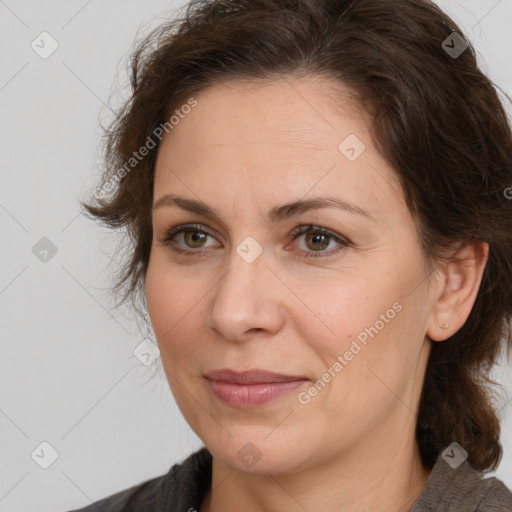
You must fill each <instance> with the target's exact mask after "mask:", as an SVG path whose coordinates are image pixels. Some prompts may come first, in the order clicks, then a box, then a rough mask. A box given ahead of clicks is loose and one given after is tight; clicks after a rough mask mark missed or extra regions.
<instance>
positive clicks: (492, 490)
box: [475, 478, 512, 512]
mask: <svg viewBox="0 0 512 512" xmlns="http://www.w3.org/2000/svg"><path fill="white" fill-rule="evenodd" d="M485 481H487V482H488V484H487V490H486V492H485V493H484V495H483V497H482V500H481V501H480V503H479V505H478V508H476V509H475V510H476V512H512V492H511V491H510V490H509V489H508V487H506V486H505V484H504V483H503V482H502V481H501V480H498V479H497V478H488V479H485V480H484V482H485Z"/></svg>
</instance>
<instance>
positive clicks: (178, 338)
mask: <svg viewBox="0 0 512 512" xmlns="http://www.w3.org/2000/svg"><path fill="white" fill-rule="evenodd" d="M194 283H196V284H194ZM195 286H198V285H197V280H195V281H194V282H192V281H190V283H189V284H187V283H186V282H184V279H183V277H182V275H181V276H180V272H179V269H178V270H177V271H176V270H173V271H171V270H169V267H168V266H167V265H165V264H162V263H160V262H159V261H158V258H155V259H154V260H152V261H151V260H150V264H149V266H148V271H147V274H146V301H147V307H148V313H149V317H150V319H151V324H152V326H153V330H154V332H155V336H156V340H157V342H158V345H159V348H160V352H161V355H162V359H163V361H164V362H166V360H169V361H173V362H176V361H177V356H179V358H180V359H183V357H184V356H185V355H186V354H187V352H188V351H191V350H193V347H194V346H195V344H194V338H196V337H197V333H198V332H199V322H200V318H201V315H202V314H204V312H202V311H201V307H202V305H201V298H202V296H203V295H204V290H203V291H202V293H201V290H199V289H198V290H196V289H195ZM171 356H172V357H171Z"/></svg>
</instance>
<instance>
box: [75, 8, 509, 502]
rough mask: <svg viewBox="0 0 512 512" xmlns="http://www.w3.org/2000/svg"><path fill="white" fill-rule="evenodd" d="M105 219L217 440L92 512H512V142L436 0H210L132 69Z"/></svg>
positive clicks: (113, 144)
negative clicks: (511, 395) (502, 472)
mask: <svg viewBox="0 0 512 512" xmlns="http://www.w3.org/2000/svg"><path fill="white" fill-rule="evenodd" d="M132 87H133V95H132V98H131V99H130V101H129V102H128V103H127V104H126V105H125V106H124V108H123V109H122V111H121V112H120V113H119V116H118V118H117V121H116V122H115V123H114V124H113V125H112V127H111V129H110V131H109V132H108V134H107V135H108V138H107V145H106V164H107V165H106V169H105V172H104V175H103V179H102V182H101V184H100V186H99V188H98V189H97V191H96V193H95V199H94V200H93V201H91V202H90V203H89V204H87V205H85V206H86V209H87V212H88V213H89V214H90V215H92V216H93V217H95V218H97V219H99V220H100V221H102V222H104V223H106V224H107V225H108V226H110V227H115V228H117V227H125V228H127V230H128V233H129V237H130V240H131V242H132V246H131V251H130V253H129V260H128V261H127V264H126V266H125V267H124V268H123V269H122V271H121V274H120V275H119V288H120V289H122V288H123V287H124V299H128V298H132V299H133V300H134V304H135V305H137V304H141V305H142V309H143V310H145V309H146V308H147V312H148V313H149V317H150V319H151V324H152V328H153V330H154V332H155V336H156V340H157V343H158V347H159V349H160V355H161V358H162V364H163V368H164V370H165V374H166V377H167V380H168V382H169V385H170V388H171V390H172V393H173V395H174V397H175V399H176V402H177V404H178V406H179V408H180V410H181V412H182V413H183V415H184V417H185V419H186V420H187V422H188V423H189V425H190V427H191V428H192V429H193V430H194V432H195V433H196V434H197V435H198V436H199V438H200V439H201V440H202V441H203V442H204V445H205V446H204V447H203V448H202V449H201V450H199V451H198V452H196V453H194V454H191V455H190V457H188V458H187V459H186V460H185V461H184V462H183V463H181V464H176V465H174V466H173V467H172V468H171V469H170V471H169V473H168V474H167V475H162V476H161V477H158V478H154V479H152V480H148V481H146V482H143V483H141V484H138V485H136V486H133V487H131V488H130V489H126V490H124V491H121V492H119V493H117V494H115V495H113V496H110V497H108V498H105V499H104V500H101V501H99V502H96V503H94V504H93V505H91V506H89V507H86V508H84V509H82V510H83V511H89V510H90V511H92V510H96V511H107V510H108V511H149V510H151V511H162V512H163V511H164V510H165V511H189V512H191V511H193V510H196V511H200V512H207V511H208V512H217V511H225V510H234V509H235V506H236V507H240V508H241V509H243V510H247V511H267V510H286V511H294V510H307V511H316V510H322V511H330V510H333V511H334V510H336V511H340V510H342V511H362V510H383V511H388V510H389V511H413V512H420V511H427V510H436V511H445V510H446V511H448V510H460V511H486V510H493V511H512V493H511V492H510V490H509V489H507V488H506V486H505V485H504V484H503V483H502V482H501V481H499V480H497V479H489V478H483V473H484V472H486V471H488V470H491V469H495V468H496V467H497V465H498V463H499V461H500V458H501V456H502V448H501V445H500V442H499V437H500V424H499V419H498V412H499V411H498V410H497V409H496V408H495V406H494V405H493V401H492V395H491V392H492V389H490V388H489V387H488V372H489V370H490V368H491V367H492V365H493V364H494V363H495V361H496V359H497V357H498V356H499V354H500V350H501V349H505V348H508V350H510V347H511V346H512V337H511V332H510V326H509V323H508V322H509V321H510V319H511V312H512V215H511V214H512V203H511V201H510V200H509V199H508V198H507V190H509V188H510V186H511V185H512V134H511V130H510V125H509V123H508V120H507V118H506V114H505V112H504V110H503V107H502V105H501V103H500V101H499V98H498V95H497V93H496V91H495V89H494V87H493V85H492V83H491V82H490V80H489V79H488V78H487V77H485V76H484V75H483V74H482V72H481V71H480V70H479V68H478V66H477V63H476V59H475V53H474V50H473V48H472V46H471V45H470V44H469V43H468V42H467V40H466V38H465V37H464V35H463V33H462V31H461V30H460V29H459V28H458V27H457V26H456V25H455V23H454V22H453V21H452V20H451V19H449V18H448V17H447V16H446V15H445V14H444V13H442V12H441V11H440V10H439V8H438V7H436V6H435V5H434V4H433V3H431V2H429V1H427V0H404V1H400V2H390V1H389V0H357V1H353V2H348V1H347V2H345V1H340V0H250V1H249V0H242V1H237V2H234V1H228V0H219V1H206V0H205V1H200V2H194V3H192V4H190V5H189V9H188V11H187V15H186V17H185V18H184V19H183V20H176V21H173V22H171V23H167V24H164V25H162V26H161V27H159V28H158V29H157V30H156V31H155V32H154V33H153V34H152V35H151V36H149V37H148V38H147V39H146V40H145V41H144V42H143V43H141V44H140V45H139V47H138V50H137V52H135V54H134V55H133V75H132Z"/></svg>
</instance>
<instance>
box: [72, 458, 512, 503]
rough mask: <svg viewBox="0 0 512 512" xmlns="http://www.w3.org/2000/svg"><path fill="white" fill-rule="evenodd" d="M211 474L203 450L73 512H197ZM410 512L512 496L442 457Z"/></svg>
mask: <svg viewBox="0 0 512 512" xmlns="http://www.w3.org/2000/svg"><path fill="white" fill-rule="evenodd" d="M211 472H212V457H211V454H210V452H208V450H207V449H206V448H202V449H200V450H198V451H197V452H194V453H193V454H191V455H190V456H189V457H187V458H186V459H185V460H184V461H183V462H182V463H179V464H174V465H173V466H172V467H171V468H170V470H169V472H168V473H167V474H165V475H162V476H159V477H156V478H152V479H150V480H146V481H144V482H142V483H140V484H137V485H134V486H133V487H130V488H128V489H125V490H123V491H119V492H117V493H116V494H112V495H110V496H108V497H106V498H104V499H102V500H99V501H96V502H94V503H92V504H91V505H89V506H87V507H85V508H81V509H79V510H74V511H70V512H197V511H198V510H199V508H200V506H201V503H202V501H203V498H204V496H205V494H206V493H207V491H208V490H209V489H210V487H211ZM376 512H381V511H376ZM396 512H398V511H396ZM401 512H405V510H404V509H403V510H402V511H401ZM410 512H512V493H511V492H510V490H509V489H508V488H507V487H506V486H505V485H504V484H503V482H501V480H498V479H497V478H483V474H482V473H480V472H478V471H476V470H475V469H473V468H472V467H471V466H470V465H469V463H468V461H467V460H466V461H464V462H463V463H462V464H461V465H460V466H459V467H457V468H456V469H452V467H451V466H450V465H449V464H448V463H447V462H445V460H444V459H443V458H442V457H441V455H439V457H438V459H437V461H436V463H435V465H434V467H433V469H432V472H431V473H430V477H429V480H428V482H427V485H426V486H425V488H424V489H423V492H422V493H421V494H420V495H419V496H418V498H417V499H416V501H415V502H414V503H413V505H412V508H411V509H410Z"/></svg>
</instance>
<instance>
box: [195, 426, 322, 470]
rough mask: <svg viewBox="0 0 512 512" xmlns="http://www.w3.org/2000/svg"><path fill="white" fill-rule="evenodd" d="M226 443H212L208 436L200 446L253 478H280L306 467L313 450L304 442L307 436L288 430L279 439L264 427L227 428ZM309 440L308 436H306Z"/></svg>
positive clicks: (231, 467) (273, 432)
mask: <svg viewBox="0 0 512 512" xmlns="http://www.w3.org/2000/svg"><path fill="white" fill-rule="evenodd" d="M229 433H230V434H231V436H232V437H231V436H229V434H226V436H227V437H228V439H225V438H224V439H222V440H220V439H219V440H215V439H209V436H206V438H204V439H203V443H204V444H205V446H206V447H207V448H208V450H209V451H210V453H211V454H212V455H213V457H215V458H216V459H218V460H219V461H220V462H222V464H224V465H225V466H227V467H229V468H230V469H232V470H234V471H237V472H241V473H250V474H254V475H258V474H261V475H267V476H268V473H271V474H272V475H279V474H281V473H290V472H293V471H294V470H297V468H299V467H300V466H304V465H307V460H308V459H309V457H310V456H311V455H312V454H310V453H306V451H310V450H311V449H312V448H313V447H312V446H311V444H310V443H305V442H303V441H304V439H307V438H308V436H305V437H302V436H299V435H297V436H296V437H294V436H293V434H292V433H291V432H289V430H288V429H286V430H284V429H283V431H282V432H281V434H280V435H279V434H278V433H277V430H275V431H272V428H270V429H269V428H268V427H266V426H265V427H263V426H254V425H253V426H244V427H237V428H236V429H235V428H230V429H229ZM309 437H311V436H309Z"/></svg>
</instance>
